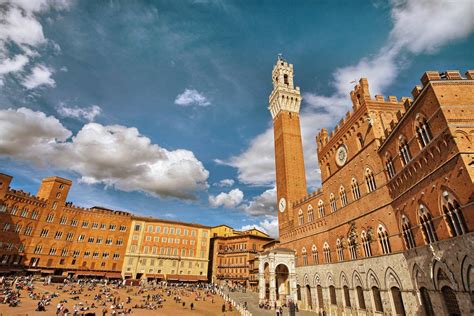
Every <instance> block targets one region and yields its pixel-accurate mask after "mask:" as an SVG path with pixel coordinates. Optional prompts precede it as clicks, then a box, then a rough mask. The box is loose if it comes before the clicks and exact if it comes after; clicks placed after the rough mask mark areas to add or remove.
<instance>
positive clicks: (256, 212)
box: [239, 188, 277, 216]
mask: <svg viewBox="0 0 474 316" xmlns="http://www.w3.org/2000/svg"><path fill="white" fill-rule="evenodd" d="M276 199H277V196H276V188H273V189H269V190H266V191H264V192H263V193H262V194H260V195H257V196H255V197H254V198H253V199H252V200H251V201H250V202H248V203H245V204H242V205H240V207H239V209H241V210H242V211H244V212H245V213H247V214H249V215H251V216H260V215H274V214H275V205H276Z"/></svg>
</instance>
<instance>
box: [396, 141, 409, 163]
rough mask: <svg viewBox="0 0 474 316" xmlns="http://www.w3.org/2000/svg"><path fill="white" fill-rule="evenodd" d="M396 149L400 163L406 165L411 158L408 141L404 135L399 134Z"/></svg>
mask: <svg viewBox="0 0 474 316" xmlns="http://www.w3.org/2000/svg"><path fill="white" fill-rule="evenodd" d="M398 150H399V152H400V159H401V160H402V164H403V165H406V164H407V163H409V162H410V160H411V153H410V147H408V142H407V140H406V138H405V137H403V136H400V138H399V143H398Z"/></svg>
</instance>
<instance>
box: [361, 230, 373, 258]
mask: <svg viewBox="0 0 474 316" xmlns="http://www.w3.org/2000/svg"><path fill="white" fill-rule="evenodd" d="M360 238H361V239H362V246H363V247H364V254H365V256H366V257H371V256H372V249H371V248H370V238H369V236H368V235H367V233H366V232H365V230H363V231H362V232H361V234H360Z"/></svg>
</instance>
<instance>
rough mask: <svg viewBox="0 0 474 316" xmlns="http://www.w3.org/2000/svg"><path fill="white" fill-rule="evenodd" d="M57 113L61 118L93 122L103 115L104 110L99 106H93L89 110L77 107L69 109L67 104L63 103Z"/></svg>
mask: <svg viewBox="0 0 474 316" xmlns="http://www.w3.org/2000/svg"><path fill="white" fill-rule="evenodd" d="M57 111H58V113H59V114H60V115H61V116H64V117H71V118H75V119H79V120H86V121H89V122H92V121H93V120H94V119H95V118H96V116H98V115H100V114H101V113H102V109H101V107H100V106H98V105H92V106H90V107H88V108H80V107H77V106H74V107H68V106H67V105H66V104H64V103H61V104H60V105H59V106H58V107H57Z"/></svg>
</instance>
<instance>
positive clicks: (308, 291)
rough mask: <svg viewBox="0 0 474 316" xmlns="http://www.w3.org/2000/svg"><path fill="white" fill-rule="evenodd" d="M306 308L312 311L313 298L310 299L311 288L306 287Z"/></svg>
mask: <svg viewBox="0 0 474 316" xmlns="http://www.w3.org/2000/svg"><path fill="white" fill-rule="evenodd" d="M306 306H308V309H313V298H312V297H311V287H310V286H309V284H308V285H306Z"/></svg>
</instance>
